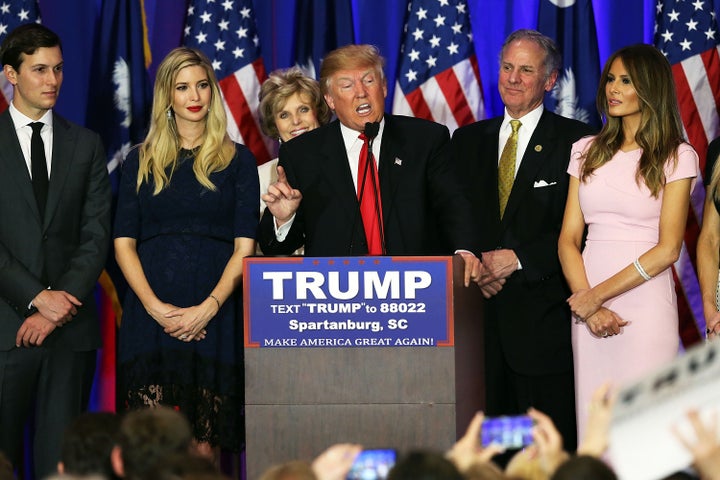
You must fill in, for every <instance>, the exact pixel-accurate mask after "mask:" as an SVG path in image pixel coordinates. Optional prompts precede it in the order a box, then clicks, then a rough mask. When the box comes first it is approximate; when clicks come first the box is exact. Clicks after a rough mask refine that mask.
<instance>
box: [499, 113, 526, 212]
mask: <svg viewBox="0 0 720 480" xmlns="http://www.w3.org/2000/svg"><path fill="white" fill-rule="evenodd" d="M520 125H521V123H520V120H510V126H511V127H512V133H511V134H510V137H509V138H508V139H507V143H505V148H503V151H502V155H500V163H499V164H498V198H499V200H500V218H502V217H503V215H504V214H505V206H506V205H507V201H508V197H510V190H512V186H513V182H514V181H515V159H516V157H517V142H518V129H519V128H520Z"/></svg>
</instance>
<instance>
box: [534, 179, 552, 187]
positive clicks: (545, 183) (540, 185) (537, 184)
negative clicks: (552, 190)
mask: <svg viewBox="0 0 720 480" xmlns="http://www.w3.org/2000/svg"><path fill="white" fill-rule="evenodd" d="M555 184H557V182H550V183H548V182H546V181H545V180H540V181H539V182H535V183H534V184H533V188H543V187H550V186H552V185H555Z"/></svg>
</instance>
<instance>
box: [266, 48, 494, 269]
mask: <svg viewBox="0 0 720 480" xmlns="http://www.w3.org/2000/svg"><path fill="white" fill-rule="evenodd" d="M382 65H383V59H382V57H380V55H379V53H378V51H377V49H376V48H375V47H372V46H370V45H348V46H345V47H342V48H339V49H337V50H334V51H332V52H330V53H328V54H327V55H326V56H325V58H324V59H323V63H322V68H321V70H320V86H321V88H322V90H323V93H324V95H325V100H326V101H327V102H328V105H329V106H330V108H331V109H332V110H333V111H334V112H335V114H336V115H337V118H338V119H337V120H336V121H334V122H332V123H330V124H328V125H326V126H324V127H320V128H317V129H315V130H313V131H310V132H308V133H305V134H303V135H301V136H299V137H297V138H295V139H293V140H291V141H289V142H287V143H284V144H283V145H282V147H281V148H280V161H279V167H278V173H279V180H278V182H277V183H275V184H273V185H271V186H270V187H269V188H268V192H267V193H266V194H264V195H263V200H264V201H265V202H266V204H267V206H268V208H267V210H266V212H265V214H264V216H263V218H262V221H261V224H260V234H259V243H260V247H261V248H262V250H263V252H264V253H265V254H267V255H273V254H286V255H289V254H290V253H292V252H293V251H294V250H295V249H297V248H298V247H300V246H301V245H305V254H306V255H309V256H317V255H328V256H334V255H366V254H368V253H371V254H376V255H382V254H389V255H406V254H414V255H427V254H440V253H453V252H458V253H460V254H461V255H462V256H463V258H464V259H465V265H466V283H467V282H468V280H469V279H470V278H471V277H472V279H475V280H477V279H479V278H480V274H481V271H480V270H481V269H480V262H479V261H478V259H477V257H476V256H475V255H473V254H472V253H470V252H472V251H473V250H474V249H475V248H476V247H477V240H478V236H477V232H476V230H475V225H474V222H472V221H470V219H471V214H470V210H469V208H470V205H469V202H468V201H467V200H466V198H465V197H464V195H463V194H462V192H461V191H460V190H459V189H458V188H457V179H456V177H455V174H454V172H453V170H452V169H451V168H450V165H449V157H448V148H447V147H448V144H449V139H450V136H449V133H448V130H447V128H446V127H444V126H442V125H438V124H436V123H434V122H428V121H426V120H420V119H416V118H409V117H401V116H394V115H387V114H385V113H384V109H383V107H384V104H385V97H386V95H387V84H386V79H385V77H384V74H383V70H382ZM368 123H370V124H373V123H377V124H378V125H376V128H377V129H378V130H377V132H374V133H376V135H375V136H374V141H373V142H372V152H373V155H374V158H379V161H378V162H377V171H378V175H379V192H378V193H377V194H374V193H373V192H372V191H370V193H368V190H365V199H366V200H367V198H368V196H369V197H370V198H373V197H375V200H377V203H376V206H377V207H378V211H380V212H381V215H380V216H379V218H380V219H381V220H380V221H379V223H380V226H379V227H378V225H377V224H375V223H371V224H366V225H367V226H368V228H364V226H363V225H364V221H365V220H366V219H365V217H364V216H362V215H361V213H360V208H359V204H360V203H362V202H361V201H360V200H361V199H360V200H359V198H358V197H359V195H358V193H357V191H358V189H359V187H358V184H360V185H361V186H362V185H364V184H365V183H364V182H359V180H358V178H360V176H361V173H360V172H358V166H359V165H360V162H361V161H362V157H365V153H362V154H361V152H362V150H363V144H364V141H363V140H362V139H360V138H359V136H360V134H361V133H363V132H364V131H365V130H366V125H367V124H368ZM369 136H370V137H372V136H373V135H369ZM373 163H374V162H373ZM369 166H370V164H368V167H369ZM372 166H374V165H372ZM361 170H362V169H361ZM368 171H369V168H368ZM367 178H368V180H367V182H372V175H369V176H368V177H367ZM363 215H364V214H363ZM373 227H378V230H379V231H380V232H379V237H380V241H379V247H378V248H377V249H376V250H375V249H374V248H373V247H372V243H371V235H370V233H369V230H371V229H372V228H373ZM369 245H370V247H369Z"/></svg>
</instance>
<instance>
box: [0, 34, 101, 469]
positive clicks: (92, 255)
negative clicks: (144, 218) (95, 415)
mask: <svg viewBox="0 0 720 480" xmlns="http://www.w3.org/2000/svg"><path fill="white" fill-rule="evenodd" d="M0 59H1V60H2V64H3V71H4V73H5V76H6V77H7V79H8V81H9V82H10V83H11V84H12V85H13V91H14V96H13V100H12V103H11V105H10V107H9V108H8V110H7V111H5V112H4V113H2V115H0V145H2V148H1V149H0V265H1V268H0V450H3V451H5V452H6V453H7V454H8V455H9V457H10V459H11V461H12V462H13V464H14V465H15V466H16V467H18V466H19V465H18V463H19V461H20V458H21V453H22V445H23V441H22V437H23V428H24V426H25V423H26V422H27V420H28V417H30V415H31V410H32V408H33V407H34V420H33V423H32V425H34V432H33V433H34V455H33V457H34V458H33V460H34V469H35V477H36V478H42V477H44V476H46V475H48V474H50V473H52V472H54V471H55V467H56V465H57V461H58V460H59V458H60V455H59V453H60V441H61V439H62V434H63V431H64V429H65V427H66V426H67V425H68V424H69V423H70V421H71V420H72V419H73V418H74V417H75V416H76V415H78V414H79V413H80V412H81V411H82V410H83V409H84V408H85V406H86V404H87V399H88V395H89V391H90V386H91V382H92V375H93V372H94V367H95V350H96V349H97V347H98V346H99V345H100V333H99V325H98V323H97V318H96V307H95V302H94V300H93V287H94V286H95V283H96V281H97V278H98V276H99V274H100V272H101V271H102V268H103V265H104V263H105V260H106V257H107V251H108V246H109V239H110V183H109V180H108V175H107V167H106V163H105V154H104V151H103V147H102V144H101V141H100V138H99V137H98V135H96V134H94V133H92V132H90V131H89V130H86V129H84V128H81V127H79V126H77V125H74V124H71V123H70V122H68V121H67V120H65V119H63V118H61V117H60V116H59V115H57V114H55V113H54V112H53V111H52V108H53V106H54V105H55V101H56V99H57V95H58V92H59V90H60V85H61V83H62V78H63V71H62V68H63V58H62V50H61V46H60V39H59V38H58V37H57V35H55V33H53V32H52V31H50V30H48V29H47V28H46V27H43V26H41V25H38V24H35V23H32V24H26V25H22V26H20V27H18V28H16V29H15V30H13V31H12V32H10V33H9V34H8V35H7V37H6V38H5V40H4V41H3V43H2V46H0ZM31 124H32V125H31ZM39 172H41V173H39ZM48 179H49V180H48Z"/></svg>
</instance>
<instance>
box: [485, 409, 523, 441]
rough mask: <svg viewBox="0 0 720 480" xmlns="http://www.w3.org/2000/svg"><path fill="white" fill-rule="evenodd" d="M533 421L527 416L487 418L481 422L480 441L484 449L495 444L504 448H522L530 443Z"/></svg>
mask: <svg viewBox="0 0 720 480" xmlns="http://www.w3.org/2000/svg"><path fill="white" fill-rule="evenodd" d="M532 427H533V420H532V418H530V417H528V416H527V415H518V416H512V417H488V418H485V420H483V424H482V433H481V440H482V445H483V446H484V447H486V446H488V445H490V444H491V443H495V444H498V445H501V446H503V447H505V448H522V447H524V446H525V445H530V444H531V443H532V441H533V440H532Z"/></svg>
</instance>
